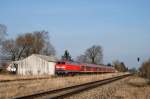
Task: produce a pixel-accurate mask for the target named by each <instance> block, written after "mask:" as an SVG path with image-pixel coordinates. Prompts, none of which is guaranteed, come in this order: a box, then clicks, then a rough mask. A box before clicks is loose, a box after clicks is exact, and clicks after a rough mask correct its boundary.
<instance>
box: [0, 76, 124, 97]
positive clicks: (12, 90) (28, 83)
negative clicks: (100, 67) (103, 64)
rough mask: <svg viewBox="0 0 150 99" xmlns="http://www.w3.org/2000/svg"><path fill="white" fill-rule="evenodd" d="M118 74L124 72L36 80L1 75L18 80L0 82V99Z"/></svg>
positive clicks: (4, 77)
mask: <svg viewBox="0 0 150 99" xmlns="http://www.w3.org/2000/svg"><path fill="white" fill-rule="evenodd" d="M117 75H122V73H109V74H93V75H77V76H73V77H71V76H69V77H49V78H47V79H46V77H47V76H46V77H45V79H41V78H42V77H40V79H38V78H39V77H36V80H35V79H34V77H21V76H9V75H6V76H5V75H0V77H1V81H2V80H6V81H7V80H16V81H11V82H0V99H1V98H2V99H5V98H12V97H14V96H22V95H28V94H32V93H36V92H40V91H44V90H53V89H57V88H63V87H67V86H72V85H77V84H81V83H86V82H90V81H95V80H100V79H105V78H109V77H113V76H117ZM29 78H32V79H34V80H19V81H17V80H18V79H29Z"/></svg>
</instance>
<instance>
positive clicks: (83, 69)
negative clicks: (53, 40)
mask: <svg viewBox="0 0 150 99" xmlns="http://www.w3.org/2000/svg"><path fill="white" fill-rule="evenodd" d="M55 68H56V74H58V75H62V74H79V73H80V74H81V73H82V74H85V73H114V72H117V71H116V70H115V68H114V67H109V66H105V65H95V64H87V63H78V62H64V61H59V62H57V63H56V67H55Z"/></svg>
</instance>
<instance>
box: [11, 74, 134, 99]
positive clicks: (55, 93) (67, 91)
mask: <svg viewBox="0 0 150 99" xmlns="http://www.w3.org/2000/svg"><path fill="white" fill-rule="evenodd" d="M131 75H132V74H125V75H121V76H117V77H113V78H108V79H104V80H98V81H94V82H88V83H84V84H80V85H75V86H71V87H66V88H61V89H56V90H49V91H44V92H39V93H35V94H31V95H27V96H18V97H14V98H13V99H37V98H40V99H41V98H42V99H58V98H63V97H66V96H70V95H72V94H75V93H79V92H81V91H84V90H88V89H91V88H95V87H97V86H100V85H104V84H108V83H111V82H113V81H116V80H119V79H122V78H125V77H128V76H131Z"/></svg>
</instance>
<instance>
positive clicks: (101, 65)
mask: <svg viewBox="0 0 150 99" xmlns="http://www.w3.org/2000/svg"><path fill="white" fill-rule="evenodd" d="M81 66H89V67H105V68H114V67H109V66H107V65H103V64H99V65H96V64H88V63H82V64H81Z"/></svg>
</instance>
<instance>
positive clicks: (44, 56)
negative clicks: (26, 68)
mask: <svg viewBox="0 0 150 99" xmlns="http://www.w3.org/2000/svg"><path fill="white" fill-rule="evenodd" d="M32 55H34V56H37V57H40V58H41V59H43V60H46V61H48V62H57V61H58V59H57V58H56V57H55V56H46V55H40V54H32Z"/></svg>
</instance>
